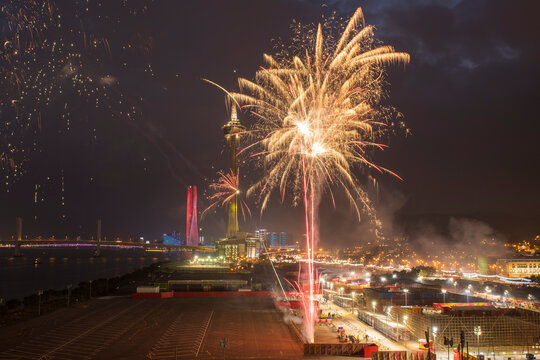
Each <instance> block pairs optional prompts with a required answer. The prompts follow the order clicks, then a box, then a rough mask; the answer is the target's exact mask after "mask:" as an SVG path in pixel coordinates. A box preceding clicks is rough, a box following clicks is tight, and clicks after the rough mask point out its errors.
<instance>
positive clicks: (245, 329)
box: [0, 297, 303, 360]
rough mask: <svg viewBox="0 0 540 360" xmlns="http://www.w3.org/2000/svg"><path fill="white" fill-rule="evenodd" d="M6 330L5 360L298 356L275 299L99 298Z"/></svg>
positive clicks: (1, 335)
mask: <svg viewBox="0 0 540 360" xmlns="http://www.w3.org/2000/svg"><path fill="white" fill-rule="evenodd" d="M87 304H88V305H85V306H84V307H82V306H81V307H74V308H66V309H61V310H58V311H55V312H53V313H50V314H47V315H44V316H42V317H39V318H36V319H32V320H30V321H26V322H23V323H20V324H17V325H14V326H9V327H5V328H1V329H0V359H2V360H4V359H59V360H60V359H64V360H68V359H69V360H77V359H175V358H178V359H223V358H224V357H223V350H222V349H221V347H220V340H221V339H223V338H227V339H228V344H229V345H228V347H227V348H226V350H225V358H226V359H279V358H284V359H298V358H302V354H303V350H302V346H301V345H300V344H299V343H298V341H297V340H296V339H295V338H294V337H293V335H292V334H291V332H290V331H289V329H288V327H287V326H286V325H285V324H284V323H283V321H282V319H281V315H280V313H278V312H277V311H276V310H275V309H274V307H273V304H272V301H271V299H270V298H263V297H216V298H172V299H144V300H141V299H140V300H132V299H130V298H111V299H97V300H94V301H91V302H89V303H87Z"/></svg>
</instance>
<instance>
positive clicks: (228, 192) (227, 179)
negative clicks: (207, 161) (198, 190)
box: [201, 170, 251, 220]
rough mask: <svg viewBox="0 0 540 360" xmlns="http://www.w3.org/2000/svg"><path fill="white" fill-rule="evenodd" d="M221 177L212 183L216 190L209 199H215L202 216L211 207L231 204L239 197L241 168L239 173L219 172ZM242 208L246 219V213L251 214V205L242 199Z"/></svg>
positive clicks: (212, 187)
mask: <svg viewBox="0 0 540 360" xmlns="http://www.w3.org/2000/svg"><path fill="white" fill-rule="evenodd" d="M218 175H219V179H218V181H216V182H215V183H212V184H210V189H211V190H212V191H213V192H214V193H213V194H212V195H211V196H210V197H209V200H210V201H213V203H212V204H210V206H208V207H207V208H206V209H205V210H204V211H203V213H202V215H201V216H204V215H205V214H206V213H207V212H208V211H210V210H211V209H213V208H215V207H218V206H225V205H227V204H229V203H230V202H231V201H233V200H234V199H235V197H236V198H238V195H239V194H240V182H239V176H240V170H238V174H236V175H235V174H233V172H232V171H230V172H229V173H228V174H225V173H223V172H221V171H220V172H218ZM239 202H240V209H241V210H242V216H243V217H244V220H245V219H246V214H248V215H249V216H251V210H250V208H249V206H248V205H247V204H246V202H245V201H243V200H240V199H239Z"/></svg>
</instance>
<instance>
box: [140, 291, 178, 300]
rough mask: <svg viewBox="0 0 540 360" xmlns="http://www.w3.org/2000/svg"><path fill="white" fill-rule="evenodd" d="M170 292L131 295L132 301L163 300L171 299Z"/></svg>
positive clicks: (171, 294)
mask: <svg viewBox="0 0 540 360" xmlns="http://www.w3.org/2000/svg"><path fill="white" fill-rule="evenodd" d="M173 295H174V294H173V293H172V292H162V293H135V294H131V298H132V299H165V298H172V297H173Z"/></svg>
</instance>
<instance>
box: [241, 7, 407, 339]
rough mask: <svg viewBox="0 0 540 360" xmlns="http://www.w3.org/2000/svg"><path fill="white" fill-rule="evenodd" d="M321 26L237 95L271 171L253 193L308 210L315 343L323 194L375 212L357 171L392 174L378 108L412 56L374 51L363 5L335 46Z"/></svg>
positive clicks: (385, 125)
mask: <svg viewBox="0 0 540 360" xmlns="http://www.w3.org/2000/svg"><path fill="white" fill-rule="evenodd" d="M322 28H323V26H322V25H321V24H319V25H318V28H317V31H316V32H304V34H306V35H305V36H304V37H302V36H300V39H301V41H300V43H299V44H295V45H294V46H293V47H292V48H293V49H294V50H293V51H291V52H289V53H285V54H284V55H283V54H282V55H278V56H275V57H273V56H270V55H266V54H265V55H264V60H265V62H266V67H263V68H261V69H260V70H259V71H257V73H256V77H255V81H250V80H247V79H243V78H240V79H239V85H240V92H238V93H233V94H232V97H233V98H234V99H235V100H236V101H237V102H239V103H241V104H243V105H244V106H243V108H244V109H248V110H250V111H251V113H252V114H253V115H254V116H255V117H257V118H258V121H257V123H256V125H255V128H254V131H253V132H252V133H253V134H255V135H259V136H260V138H259V139H257V140H256V141H255V142H254V144H253V145H252V146H253V147H255V148H257V147H258V148H260V149H261V150H260V152H258V153H257V154H256V155H258V157H257V158H258V159H262V161H261V163H262V164H263V167H264V169H265V174H264V177H263V178H262V180H260V181H259V182H258V183H256V184H255V185H254V186H253V187H252V188H251V189H250V193H253V194H258V195H260V197H261V198H262V202H261V210H263V209H264V208H265V207H266V206H267V204H268V201H269V198H270V195H271V193H272V191H273V190H274V189H279V191H280V193H281V196H282V198H284V197H285V193H286V189H292V191H291V193H292V194H293V199H294V200H293V201H294V203H300V202H301V203H303V205H304V210H305V221H306V247H307V254H308V255H307V259H306V260H307V277H308V283H309V290H308V292H307V293H306V294H305V296H307V297H308V301H307V302H306V303H307V304H308V306H307V308H306V309H305V314H306V316H305V318H306V337H307V339H308V340H309V341H313V339H314V334H313V323H314V319H315V309H314V286H315V281H314V280H315V279H314V267H313V250H314V247H315V244H316V237H317V222H316V218H317V207H318V202H319V199H320V196H321V195H322V193H323V192H324V191H328V192H329V193H330V195H331V196H332V199H333V198H334V197H333V194H332V188H333V187H338V188H341V189H342V190H343V191H344V193H345V194H346V195H347V196H348V198H349V199H350V202H351V204H352V206H353V208H354V209H355V211H356V213H357V214H358V217H360V209H361V208H362V205H363V207H364V208H366V209H368V210H370V209H371V207H370V205H369V200H368V198H367V196H366V193H365V191H364V190H363V189H362V187H361V186H360V184H359V179H358V178H357V176H356V175H355V170H365V171H367V170H369V169H374V170H376V171H378V172H381V173H383V172H388V173H391V174H393V173H392V172H390V171H389V170H387V169H385V168H383V167H381V166H378V165H376V164H375V163H374V162H373V161H372V160H371V159H370V153H371V150H372V149H384V148H385V147H386V146H385V145H384V144H382V143H381V142H380V140H379V139H381V136H382V135H383V134H385V133H386V132H387V131H388V129H389V128H391V126H389V125H391V124H390V123H389V121H388V120H387V119H385V117H384V114H385V111H382V110H381V106H380V102H381V99H382V97H383V94H384V91H383V79H384V75H385V66H386V65H389V64H398V63H399V64H406V63H408V62H409V55H408V54H407V53H400V52H396V51H395V50H394V48H393V47H391V46H379V47H376V46H375V40H374V37H373V28H372V27H371V26H364V18H363V14H362V10H361V9H360V8H358V9H357V10H356V12H355V14H354V15H353V16H352V17H351V19H350V21H349V22H348V24H347V26H346V27H345V28H344V30H343V33H342V35H341V37H339V38H338V39H337V41H333V38H332V37H330V38H328V39H326V38H325V37H324V36H323V30H322ZM300 34H301V33H300ZM310 34H313V35H314V36H312V38H310V36H311V35H310ZM394 175H395V174H394ZM396 176H397V175H396Z"/></svg>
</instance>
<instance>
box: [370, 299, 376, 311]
mask: <svg viewBox="0 0 540 360" xmlns="http://www.w3.org/2000/svg"><path fill="white" fill-rule="evenodd" d="M371 306H373V312H375V307H376V306H377V302H376V301H372V302H371Z"/></svg>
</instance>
